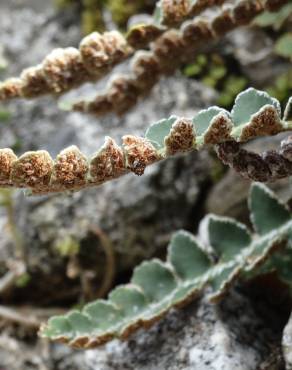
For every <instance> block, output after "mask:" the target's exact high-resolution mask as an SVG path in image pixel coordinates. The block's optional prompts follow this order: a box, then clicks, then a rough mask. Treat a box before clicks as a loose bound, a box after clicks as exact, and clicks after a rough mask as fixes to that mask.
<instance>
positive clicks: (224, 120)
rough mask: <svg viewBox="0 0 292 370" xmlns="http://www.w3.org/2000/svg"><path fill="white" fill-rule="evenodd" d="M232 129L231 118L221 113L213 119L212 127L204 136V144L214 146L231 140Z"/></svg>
mask: <svg viewBox="0 0 292 370" xmlns="http://www.w3.org/2000/svg"><path fill="white" fill-rule="evenodd" d="M232 128H233V123H232V121H231V120H230V118H229V117H228V116H227V115H226V114H224V113H219V114H218V115H217V116H216V117H214V118H213V119H212V121H211V125H210V127H209V128H208V130H207V132H206V133H205V134H204V143H205V144H212V145H214V144H218V143H220V142H223V141H227V140H230V139H231V131H232Z"/></svg>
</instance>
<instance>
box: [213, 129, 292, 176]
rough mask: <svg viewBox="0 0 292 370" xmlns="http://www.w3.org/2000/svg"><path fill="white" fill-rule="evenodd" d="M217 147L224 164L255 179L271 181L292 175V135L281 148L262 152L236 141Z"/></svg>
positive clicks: (283, 142) (242, 174)
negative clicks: (243, 146) (251, 149)
mask: <svg viewBox="0 0 292 370" xmlns="http://www.w3.org/2000/svg"><path fill="white" fill-rule="evenodd" d="M215 149H216V152H217V154H218V157H219V158H220V159H221V161H222V162H223V163H224V164H227V165H229V166H230V167H231V168H233V169H234V170H235V171H236V172H238V173H239V174H240V175H241V176H242V177H245V178H248V179H251V180H253V181H261V182H271V181H275V180H278V179H282V178H285V177H289V176H292V136H289V137H288V138H287V139H286V140H283V141H282V143H281V148H280V149H279V150H267V151H265V152H264V153H262V154H258V153H254V152H252V151H249V150H246V149H242V148H240V144H239V143H237V142H235V141H229V142H226V143H221V144H218V145H217V146H216V147H215Z"/></svg>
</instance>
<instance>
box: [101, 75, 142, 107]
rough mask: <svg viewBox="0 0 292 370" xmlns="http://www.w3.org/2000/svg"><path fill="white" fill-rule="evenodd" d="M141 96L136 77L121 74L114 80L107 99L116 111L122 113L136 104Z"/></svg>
mask: <svg viewBox="0 0 292 370" xmlns="http://www.w3.org/2000/svg"><path fill="white" fill-rule="evenodd" d="M138 96H139V88H138V86H137V83H136V81H135V79H132V78H127V77H126V76H120V77H119V78H116V79H114V80H113V81H112V83H111V85H110V88H109V91H108V94H107V99H108V101H109V103H110V104H111V106H112V107H113V110H114V112H116V113H117V114H122V113H124V112H126V111H127V110H128V109H129V108H131V107H132V106H134V105H135V104H136V102H137V98H138Z"/></svg>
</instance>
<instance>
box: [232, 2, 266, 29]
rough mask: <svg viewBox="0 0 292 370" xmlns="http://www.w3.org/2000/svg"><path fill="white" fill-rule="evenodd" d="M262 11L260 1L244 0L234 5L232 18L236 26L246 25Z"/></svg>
mask: <svg viewBox="0 0 292 370" xmlns="http://www.w3.org/2000/svg"><path fill="white" fill-rule="evenodd" d="M262 10H263V4H262V1H261V0H245V1H241V2H239V3H238V4H236V5H235V7H234V9H233V17H234V20H235V23H236V24H238V25H246V24H248V23H249V22H250V20H251V19H253V18H254V17H255V16H256V15H258V14H260V13H261V12H262Z"/></svg>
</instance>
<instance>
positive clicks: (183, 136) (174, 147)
mask: <svg viewBox="0 0 292 370" xmlns="http://www.w3.org/2000/svg"><path fill="white" fill-rule="evenodd" d="M194 141H195V134H194V129H193V123H192V121H191V120H190V119H186V118H178V119H177V120H176V121H175V122H174V124H173V125H172V128H171V130H170V133H169V135H168V136H167V137H166V138H165V140H164V144H165V147H166V155H167V156H168V155H174V154H176V153H183V152H187V151H189V150H191V149H192V148H193V146H194Z"/></svg>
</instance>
